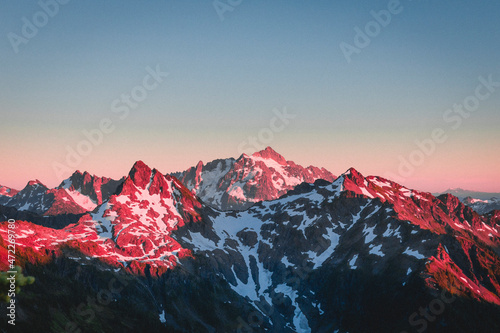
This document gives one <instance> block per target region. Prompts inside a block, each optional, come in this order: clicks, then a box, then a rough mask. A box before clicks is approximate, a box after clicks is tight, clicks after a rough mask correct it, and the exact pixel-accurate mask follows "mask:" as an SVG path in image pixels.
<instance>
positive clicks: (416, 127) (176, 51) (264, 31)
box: [0, 0, 500, 192]
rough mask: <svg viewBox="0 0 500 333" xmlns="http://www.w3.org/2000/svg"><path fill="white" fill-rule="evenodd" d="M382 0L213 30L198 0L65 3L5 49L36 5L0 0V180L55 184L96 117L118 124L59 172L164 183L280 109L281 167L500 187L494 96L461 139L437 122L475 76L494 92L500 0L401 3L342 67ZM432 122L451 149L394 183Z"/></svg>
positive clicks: (279, 5)
mask: <svg viewBox="0 0 500 333" xmlns="http://www.w3.org/2000/svg"><path fill="white" fill-rule="evenodd" d="M42 1H45V2H48V1H49V0H42ZM222 2H224V3H225V2H226V1H222ZM233 3H235V1H233ZM388 3H389V1H374V0H364V1H353V0H339V1H326V0H317V1H290V0H288V1H284V0H282V1H263V0H252V1H250V0H243V1H241V3H240V4H239V5H237V6H235V7H234V8H233V10H232V11H227V12H225V13H224V20H221V19H220V18H219V15H218V14H217V11H216V10H215V9H214V6H213V4H212V1H206V0H205V1H194V0H192V1H171V0H164V1H142V2H139V1H102V0H99V1H97V0H89V1H74V0H73V1H70V2H69V3H68V4H66V5H63V6H61V7H60V8H59V12H58V13H57V14H56V15H55V16H54V17H51V18H49V20H48V23H47V24H46V25H45V26H43V27H41V28H39V31H38V34H37V35H36V36H34V37H33V38H30V39H28V42H27V43H26V44H21V45H19V52H18V53H15V52H14V49H13V47H12V45H11V42H10V41H9V38H8V36H9V33H15V34H17V35H19V36H22V27H23V24H24V23H23V17H26V18H27V19H28V20H29V21H30V22H33V16H34V15H35V16H36V13H37V12H39V11H40V10H41V7H40V6H39V5H38V4H37V1H20V0H18V1H1V2H0V35H1V37H2V38H1V41H0V59H1V63H0V68H1V71H0V101H1V104H0V115H1V118H0V119H1V120H0V133H2V136H3V140H2V144H1V145H0V156H1V158H2V162H1V164H0V165H1V166H0V184H2V185H7V186H11V187H14V188H17V189H21V188H23V187H24V186H25V184H26V182H27V181H28V180H30V179H35V178H38V179H40V180H41V181H42V182H44V183H45V184H46V185H48V186H51V187H52V186H56V185H58V184H59V183H60V181H61V179H60V177H58V175H56V172H55V171H54V168H53V165H54V163H60V164H61V165H64V164H67V163H66V155H67V152H66V149H67V147H72V148H73V149H75V147H76V146H77V145H78V144H79V143H80V142H81V141H82V140H84V138H85V137H84V136H83V134H82V130H91V129H95V128H98V126H99V122H100V121H101V119H103V118H109V119H111V120H112V121H113V124H114V125H115V130H114V131H113V132H112V133H110V134H106V135H105V136H104V138H103V141H102V143H101V144H99V145H97V146H95V147H93V148H92V151H91V153H90V154H89V155H88V156H85V157H83V158H82V160H81V162H80V163H78V164H77V166H76V167H68V168H67V171H66V172H65V173H64V175H63V176H64V177H63V178H66V177H69V176H70V174H71V173H72V171H74V170H75V169H79V170H82V171H83V170H87V171H89V172H91V173H93V174H97V175H100V176H109V177H113V178H119V177H121V176H123V175H125V174H127V172H128V171H129V169H130V168H131V166H132V164H133V163H134V161H136V160H139V159H141V160H143V161H144V162H146V163H147V164H149V165H150V166H152V167H156V168H157V169H159V170H161V171H162V172H165V173H166V172H170V171H179V170H183V169H186V168H188V167H190V166H192V165H195V164H196V163H197V162H198V160H200V159H201V160H203V161H205V162H208V161H211V160H213V159H216V158H226V157H238V156H239V155H240V153H241V151H240V149H239V146H240V144H241V143H242V142H244V141H245V140H247V138H248V137H249V136H257V135H258V134H259V133H260V132H262V131H263V129H265V128H268V127H269V124H270V121H271V119H272V118H273V117H274V113H273V109H279V110H283V109H284V108H286V109H287V110H288V112H289V113H291V114H293V115H295V118H294V119H292V120H291V121H290V123H289V124H288V125H286V126H285V128H284V129H283V130H282V131H280V132H276V133H274V138H273V139H272V140H270V141H269V142H265V143H263V145H262V146H263V147H264V146H266V145H270V146H272V147H273V148H274V149H275V150H276V151H278V152H279V153H281V154H282V155H283V156H284V157H285V158H286V159H288V160H293V161H295V162H296V163H299V164H302V165H306V166H307V165H316V166H323V167H326V168H327V169H329V170H330V171H332V172H333V173H334V174H340V173H342V172H344V171H345V170H347V169H348V168H349V167H351V166H353V167H355V168H356V169H358V170H359V171H360V172H361V173H363V174H364V175H370V174H372V175H380V176H387V177H389V178H391V177H392V178H394V180H397V181H399V182H401V183H402V184H404V185H406V186H409V187H412V188H416V189H420V190H425V191H442V190H445V189H447V188H450V187H463V188H467V189H471V190H478V191H489V192H500V168H499V165H500V154H499V147H500V131H499V124H500V112H499V111H500V88H497V89H498V91H495V92H493V93H492V94H491V96H490V97H489V98H487V99H486V100H484V101H481V102H480V105H479V107H478V109H477V111H475V112H474V113H472V114H471V116H470V117H469V118H467V119H463V122H462V123H461V124H460V126H458V128H457V129H456V130H455V129H452V127H451V125H452V123H449V122H448V123H447V122H445V121H444V120H443V114H444V113H445V111H446V110H447V109H449V108H451V107H452V106H453V105H454V104H460V103H462V102H463V101H464V99H465V98H466V97H468V96H470V95H473V94H474V92H475V89H476V87H477V86H478V84H479V80H478V78H479V77H480V76H483V77H485V78H487V77H488V76H489V75H492V78H493V80H494V81H498V82H500V42H499V41H500V24H499V21H498V18H499V17H500V2H498V1H497V0H490V1H487V0H486V1H480V2H477V1H472V0H471V1H457V0H453V1H452V0H443V1H431V0H420V1H410V0H401V8H402V10H401V12H400V13H398V14H396V15H392V20H391V22H390V23H389V24H388V25H387V26H386V27H383V28H382V29H381V31H380V33H379V34H378V35H376V36H374V37H373V38H371V42H370V45H368V46H367V47H365V48H363V49H361V51H360V53H359V54H354V55H353V56H352V59H351V60H352V61H351V62H350V63H348V62H347V61H346V58H345V57H344V54H343V53H342V51H341V48H340V46H339V45H340V44H341V43H342V42H345V43H349V44H351V45H353V44H354V37H355V34H356V32H355V30H354V28H355V27H360V28H361V29H364V27H365V25H366V24H367V23H368V22H370V21H372V20H373V17H372V16H371V14H370V12H371V11H372V10H375V11H379V10H383V9H387V7H388ZM157 65H158V66H159V67H160V68H161V70H162V71H165V72H168V73H169V76H168V77H167V78H165V80H164V82H162V83H161V84H160V85H159V86H158V87H157V88H156V89H155V90H153V91H150V92H149V93H148V97H147V98H146V99H145V100H144V101H143V102H141V103H140V104H139V106H138V107H137V108H136V109H133V110H131V111H130V114H129V116H128V117H127V118H126V119H123V120H122V119H120V118H119V117H118V115H117V114H116V113H113V112H112V106H111V105H112V103H113V101H114V100H115V99H117V98H119V97H120V96H121V94H124V93H130V92H131V90H132V89H133V88H134V87H136V86H137V85H140V84H142V80H143V78H144V77H145V76H146V74H147V71H146V67H148V66H149V67H152V68H155V67H156V66H157ZM435 128H442V129H443V130H444V131H445V133H446V135H447V137H448V139H447V140H446V142H444V143H439V144H437V145H436V149H435V151H434V152H433V153H432V154H430V155H429V156H427V155H426V156H425V158H424V160H423V162H422V164H421V165H418V166H416V167H414V170H412V171H411V172H403V173H401V172H400V170H399V169H401V167H400V165H401V162H400V157H403V158H405V159H408V158H409V156H411V154H415V153H414V152H415V150H416V149H418V147H417V145H416V144H415V141H416V140H425V139H429V138H430V137H431V133H432V131H433V130H434V129H435Z"/></svg>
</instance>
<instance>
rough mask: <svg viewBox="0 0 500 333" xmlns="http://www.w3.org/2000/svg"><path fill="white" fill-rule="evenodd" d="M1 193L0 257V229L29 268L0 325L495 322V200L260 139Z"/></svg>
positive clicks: (446, 325)
mask: <svg viewBox="0 0 500 333" xmlns="http://www.w3.org/2000/svg"><path fill="white" fill-rule="evenodd" d="M2 191H3V192H2V193H3V194H2V197H1V198H3V199H2V200H4V201H2V205H3V206H1V207H0V218H1V220H2V221H3V222H1V223H0V268H1V269H2V271H8V270H9V269H11V267H10V266H9V265H10V263H9V249H11V248H12V247H9V245H11V244H12V242H10V240H12V237H11V236H10V234H11V233H12V231H11V230H15V235H16V238H15V265H17V266H20V269H21V270H22V274H23V275H24V276H32V277H34V282H33V283H32V284H27V285H22V286H20V289H19V291H18V292H17V295H16V297H15V304H16V325H15V326H12V325H9V324H8V323H7V320H3V321H2V322H1V324H0V329H2V330H3V331H5V332H7V330H8V332H31V331H41V332H152V331H154V332H322V333H323V332H350V333H356V332H398V333H399V332H407V333H409V332H497V331H500V210H493V211H491V212H489V213H488V214H484V215H481V214H479V213H478V212H476V211H474V210H473V209H472V208H471V207H469V206H467V205H465V204H464V203H463V202H461V201H460V200H459V199H458V198H457V197H455V196H453V195H451V194H442V195H439V196H434V195H432V194H431V193H425V192H420V191H416V190H412V189H409V188H406V187H404V186H402V185H400V184H397V183H395V182H393V181H391V180H388V179H384V178H381V177H377V176H364V175H362V174H361V173H360V172H359V171H357V170H356V169H354V168H350V169H349V170H347V171H346V172H344V173H342V174H340V175H339V176H338V177H335V176H333V175H332V174H331V173H330V172H329V171H327V170H325V169H323V168H318V167H313V166H309V167H307V168H304V167H301V166H299V165H297V164H295V163H294V162H291V161H286V160H285V159H284V158H283V157H282V156H281V155H279V154H278V153H276V152H275V151H274V150H272V149H271V148H270V147H268V148H266V149H265V150H263V151H260V152H257V153H254V154H253V155H251V156H248V155H245V154H243V155H242V156H240V157H239V158H238V159H232V158H231V159H223V160H215V161H212V162H209V163H207V164H203V163H202V162H200V163H198V165H197V166H196V167H193V168H190V169H188V170H186V171H184V172H181V173H170V174H165V173H162V172H160V171H159V170H157V169H154V168H151V167H150V166H148V165H146V164H145V163H143V162H141V161H138V162H136V163H135V164H134V165H133V167H132V168H131V170H130V172H129V174H128V175H127V176H126V177H124V178H123V179H121V180H119V181H114V180H111V179H109V178H100V177H97V176H91V175H89V174H88V173H83V174H82V173H80V172H75V174H73V175H72V176H71V177H70V178H69V179H67V180H65V181H64V182H63V183H62V184H61V185H60V186H59V187H57V188H56V189H48V188H47V187H46V186H44V185H43V184H41V183H40V182H39V181H33V182H30V183H28V185H27V186H26V187H25V188H24V189H23V190H21V191H19V193H17V194H16V193H15V192H16V191H15V190H11V189H5V190H4V188H3V187H2ZM11 225H14V226H15V227H11ZM9 230H10V231H9ZM10 254H12V253H10ZM3 292H4V290H3V289H2V293H3ZM7 305H8V304H7V303H3V305H2V306H1V307H0V308H1V311H2V317H3V318H4V319H5V318H9V317H7V315H8V313H9V312H8V311H9V310H8V309H7Z"/></svg>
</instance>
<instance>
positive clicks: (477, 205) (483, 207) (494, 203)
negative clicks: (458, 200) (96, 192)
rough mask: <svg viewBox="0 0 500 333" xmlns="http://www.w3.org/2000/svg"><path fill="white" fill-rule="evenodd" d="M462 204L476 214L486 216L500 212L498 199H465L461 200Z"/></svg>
mask: <svg viewBox="0 0 500 333" xmlns="http://www.w3.org/2000/svg"><path fill="white" fill-rule="evenodd" d="M462 202H463V203H464V204H466V205H467V206H469V207H470V208H472V209H474V210H475V211H476V212H477V213H478V214H487V213H489V212H492V211H494V210H500V199H498V198H490V199H488V200H482V199H476V198H472V197H467V198H465V199H463V200H462Z"/></svg>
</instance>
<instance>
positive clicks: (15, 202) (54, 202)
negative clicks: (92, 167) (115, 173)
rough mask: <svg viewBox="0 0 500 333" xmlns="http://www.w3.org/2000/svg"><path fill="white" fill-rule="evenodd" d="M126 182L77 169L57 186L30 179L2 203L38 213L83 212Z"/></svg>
mask: <svg viewBox="0 0 500 333" xmlns="http://www.w3.org/2000/svg"><path fill="white" fill-rule="evenodd" d="M122 181H123V180H118V181H116V180H113V179H110V178H105V177H97V176H92V175H90V174H89V173H87V172H85V173H81V172H79V171H76V172H75V173H74V174H73V175H72V176H71V177H70V178H68V179H66V180H64V181H63V182H62V183H61V185H59V186H58V187H56V188H53V189H49V188H48V187H47V186H45V185H44V184H42V183H41V182H40V181H39V180H33V181H30V182H28V184H27V185H26V186H25V187H24V188H23V189H22V190H21V191H19V192H17V193H15V195H12V196H10V197H3V198H4V200H3V201H2V202H1V204H3V205H5V206H8V207H13V208H16V209H17V210H20V211H29V212H32V213H35V214H38V215H61V214H82V213H85V212H88V211H92V210H94V209H95V208H96V206H97V205H99V204H102V202H103V201H106V200H107V199H108V198H109V197H110V195H111V194H113V193H114V192H115V191H116V188H117V187H118V186H119V185H120V184H121V182H122ZM11 193H12V192H11Z"/></svg>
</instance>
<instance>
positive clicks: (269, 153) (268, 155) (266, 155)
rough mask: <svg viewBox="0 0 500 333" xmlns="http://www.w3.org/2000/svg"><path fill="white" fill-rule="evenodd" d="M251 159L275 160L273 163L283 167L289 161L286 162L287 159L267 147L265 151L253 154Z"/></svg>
mask: <svg viewBox="0 0 500 333" xmlns="http://www.w3.org/2000/svg"><path fill="white" fill-rule="evenodd" d="M250 158H261V159H264V160H273V161H276V162H278V163H279V164H281V165H286V164H287V161H286V160H285V158H284V157H283V156H281V155H280V154H278V153H277V152H276V151H275V150H274V149H272V148H271V147H267V148H266V149H264V150H261V151H258V152H255V153H253V154H252V156H250Z"/></svg>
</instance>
